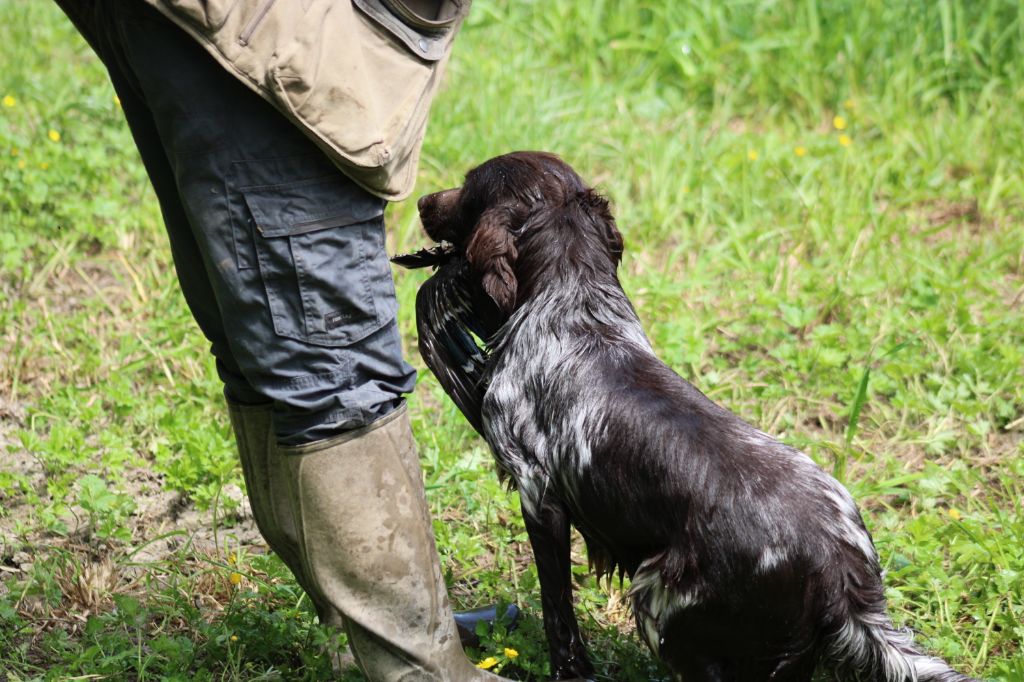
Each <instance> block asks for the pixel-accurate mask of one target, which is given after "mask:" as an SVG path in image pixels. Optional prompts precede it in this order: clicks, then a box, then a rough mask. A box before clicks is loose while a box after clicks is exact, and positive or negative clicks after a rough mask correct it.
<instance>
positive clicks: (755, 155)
mask: <svg viewBox="0 0 1024 682" xmlns="http://www.w3.org/2000/svg"><path fill="white" fill-rule="evenodd" d="M759 156H760V154H758V153H757V150H756V149H751V150H750V151H748V152H747V158H748V159H750V160H751V161H757V158H758V157H759Z"/></svg>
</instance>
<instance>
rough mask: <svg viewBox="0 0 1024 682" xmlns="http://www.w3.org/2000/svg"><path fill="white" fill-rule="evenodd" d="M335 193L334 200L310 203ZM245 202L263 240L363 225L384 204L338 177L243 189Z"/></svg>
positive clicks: (379, 210)
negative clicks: (313, 198) (354, 188)
mask: <svg viewBox="0 0 1024 682" xmlns="http://www.w3.org/2000/svg"><path fill="white" fill-rule="evenodd" d="M332 185H333V186H334V188H333V189H335V190H336V191H335V192H334V194H333V196H334V197H335V198H334V199H333V200H331V201H329V202H324V201H323V200H322V199H320V200H317V201H310V197H311V196H312V197H323V196H324V194H325V193H331V192H332ZM240 189H241V192H242V196H243V197H245V203H246V205H247V206H248V207H249V211H250V213H252V217H253V219H254V220H255V221H256V229H257V230H259V232H260V234H262V235H263V236H264V237H284V236H289V235H297V234H305V233H306V232H313V231H315V230H322V229H326V228H328V227H342V226H344V225H354V224H356V223H364V222H366V221H368V220H372V219H374V218H377V217H378V216H380V215H381V214H382V213H383V212H384V203H385V202H384V201H383V200H382V199H378V198H377V197H374V196H371V195H368V194H367V193H366V192H364V191H362V190H361V189H360V190H358V191H353V185H352V183H351V182H349V181H348V180H346V179H345V178H339V177H338V176H336V175H331V176H325V177H319V178H313V179H311V180H304V181H301V182H289V183H286V184H280V185H255V186H250V187H242V188H240Z"/></svg>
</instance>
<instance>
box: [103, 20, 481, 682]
mask: <svg viewBox="0 0 1024 682" xmlns="http://www.w3.org/2000/svg"><path fill="white" fill-rule="evenodd" d="M100 4H103V3H100ZM111 7H113V5H111ZM123 8H124V6H122V5H120V4H118V7H117V15H116V17H115V16H114V15H110V16H108V17H107V19H108V20H111V21H113V20H114V19H115V18H116V21H115V22H114V23H116V24H117V26H118V28H119V34H118V36H117V38H118V39H119V40H120V41H121V42H122V45H121V47H122V48H123V58H124V61H125V62H126V63H127V69H126V71H127V72H128V75H129V76H130V77H131V78H132V79H134V81H135V83H137V86H138V90H139V99H140V101H141V103H142V104H144V106H145V110H146V111H148V112H149V115H150V119H151V123H152V129H153V130H154V131H155V136H156V137H157V138H159V141H160V146H161V147H162V151H163V160H164V164H163V167H161V168H156V166H160V165H161V164H159V163H151V162H150V161H147V169H149V170H151V173H153V174H154V175H155V176H157V177H159V176H160V175H161V174H162V175H164V176H167V175H168V174H169V176H170V177H171V178H173V183H164V182H161V183H160V184H162V185H164V184H172V185H173V188H174V190H175V191H176V193H177V197H178V198H177V199H176V200H175V201H174V202H165V201H164V197H165V196H169V195H170V191H169V190H168V191H165V192H161V190H160V189H159V188H158V192H160V193H161V194H162V196H161V203H162V204H164V203H174V204H176V205H177V206H179V207H180V208H181V209H182V214H183V216H184V221H181V220H179V219H180V218H181V215H178V216H171V221H172V222H174V223H176V224H179V225H187V228H188V233H189V235H190V236H191V238H182V237H183V236H184V237H187V235H183V233H182V234H179V235H178V237H177V238H176V237H175V235H174V234H173V229H172V227H171V225H170V224H169V226H168V227H169V231H170V232H172V245H173V244H174V243H175V241H176V240H177V241H178V242H179V244H178V245H177V246H175V247H174V251H175V254H174V255H175V263H176V266H177V268H178V271H179V275H182V286H183V289H184V288H185V287H187V286H188V287H189V290H190V292H191V293H189V292H186V298H187V299H188V302H189V304H190V306H191V307H192V308H193V311H194V312H196V316H197V320H199V321H200V324H201V326H202V327H203V330H204V332H206V333H207V335H208V336H209V337H210V339H211V342H212V343H213V350H214V352H215V354H217V357H218V367H219V368H220V369H221V374H222V378H224V379H225V383H226V393H227V394H228V397H229V399H232V400H233V401H234V402H236V403H238V402H244V403H250V405H249V406H248V407H247V408H241V407H239V406H238V405H236V406H235V407H234V408H233V410H232V416H233V422H234V425H235V428H236V433H237V434H238V436H239V444H240V447H241V448H242V449H243V450H254V449H255V450H260V451H261V452H262V453H263V454H265V455H266V457H265V458H260V457H255V458H253V457H250V458H249V459H250V460H260V459H264V460H266V461H270V462H274V463H276V464H272V465H268V466H267V467H265V471H264V473H265V474H266V479H267V480H266V483H267V484H268V485H267V486H265V488H266V490H267V495H268V497H269V498H271V499H272V500H274V501H276V502H278V503H280V502H281V498H282V496H283V495H284V493H283V492H282V488H286V489H287V491H288V492H289V494H288V500H287V504H286V505H284V506H285V507H286V508H287V509H288V510H289V511H290V512H291V513H292V514H293V515H294V521H295V523H294V524H292V532H293V533H294V534H295V540H296V545H297V548H298V557H299V558H298V559H297V563H298V564H299V566H298V570H296V568H293V570H294V571H295V572H296V575H297V577H298V578H299V580H300V581H302V582H304V585H303V586H304V587H306V588H307V590H310V589H311V590H312V593H313V594H314V595H315V594H316V593H317V592H319V593H321V594H323V595H324V598H325V599H327V600H328V602H329V603H330V605H331V607H332V608H334V609H335V610H337V611H339V612H344V613H345V615H346V620H347V621H348V625H349V628H348V629H349V634H350V639H351V642H352V644H353V648H354V649H355V651H356V653H357V655H358V656H359V658H360V661H361V663H362V665H363V666H364V668H365V669H366V670H367V672H368V674H369V675H370V677H371V679H421V678H423V679H478V678H479V679H484V678H491V679H493V676H490V675H487V674H485V673H483V672H482V671H478V670H476V669H475V668H473V667H472V666H470V665H469V664H468V662H467V661H466V660H465V657H464V656H463V654H462V652H461V649H460V648H459V646H458V638H457V637H455V636H453V633H454V628H453V627H452V622H451V612H450V608H449V607H448V603H447V597H446V595H445V593H444V583H443V581H442V580H440V569H439V566H438V563H437V555H436V550H435V548H434V545H433V537H432V533H431V531H430V522H429V515H428V511H427V507H426V504H425V500H424V499H423V489H422V479H421V474H420V471H419V465H418V460H416V458H415V451H414V450H413V449H412V448H413V445H412V438H411V432H410V431H409V427H408V422H407V420H406V419H405V417H404V411H397V412H396V411H395V410H396V409H398V408H399V407H400V406H401V404H402V398H401V396H402V394H403V393H405V392H408V391H409V390H411V388H412V384H413V380H414V374H413V372H412V370H411V368H410V367H409V366H408V365H407V364H406V363H405V362H404V361H403V360H402V357H401V350H400V344H399V340H398V333H397V326H396V324H395V320H394V314H395V303H394V291H393V284H392V282H391V276H390V268H389V266H388V263H387V259H386V256H385V253H384V248H383V221H382V210H383V202H382V201H380V200H379V199H376V198H374V197H372V196H370V195H368V194H366V193H365V192H364V191H363V190H361V189H359V188H358V187H357V186H355V185H354V184H353V183H351V182H350V181H349V180H348V179H347V178H346V177H345V176H344V175H342V174H341V173H340V172H338V171H337V170H336V169H335V168H334V167H333V166H332V165H331V164H329V163H328V162H327V160H326V159H325V158H324V156H323V155H322V154H321V153H320V152H319V150H318V149H317V148H316V147H315V146H314V145H312V143H310V142H309V141H308V140H306V139H305V138H304V137H302V136H301V134H299V133H298V132H297V131H295V130H294V129H293V128H292V127H291V126H290V125H289V124H288V123H287V122H286V121H285V120H284V118H283V117H281V116H280V115H279V114H277V112H275V111H274V110H273V109H272V108H271V107H269V105H267V104H266V103H264V102H263V101H262V100H260V99H259V98H258V97H256V96H255V95H253V94H252V93H250V92H249V91H247V90H246V89H245V88H244V87H243V86H241V85H240V84H238V83H237V82H235V81H234V80H233V79H232V78H231V77H230V76H229V75H227V74H226V73H224V72H222V71H221V70H220V67H218V66H217V65H216V64H215V62H213V60H212V59H210V58H209V57H208V56H207V55H205V53H203V52H202V51H201V49H200V48H198V46H197V45H196V44H194V43H193V42H192V41H191V39H189V38H188V37H187V36H185V35H184V33H182V32H180V31H179V30H178V29H176V28H175V27H173V26H172V25H170V24H169V23H168V22H166V21H165V20H164V19H162V18H161V17H159V15H157V14H155V13H152V12H151V11H150V10H148V9H145V10H139V9H138V6H135V9H132V10H127V8H124V9H125V10H126V11H125V12H124V13H122V12H121V10H122V9H123ZM126 109H127V107H126ZM136 126H138V127H139V130H140V131H141V130H142V128H143V127H144V126H143V125H141V124H138V122H136V125H133V130H134V129H135V127H136ZM137 137H140V138H141V137H143V136H142V135H141V134H140V135H139V136H137ZM142 146H146V145H144V143H141V142H140V147H142ZM150 156H151V158H152V157H154V156H155V157H156V158H157V159H159V158H160V157H159V155H155V154H152V153H151V154H150ZM168 168H169V173H168ZM154 184H155V185H156V184H157V181H156V180H155V181H154ZM174 210H175V209H174V208H173V207H172V208H171V209H168V208H167V207H165V215H168V214H171V213H173V212H174ZM183 272H184V274H183ZM193 274H195V275H196V277H197V279H199V280H201V284H204V285H205V290H204V288H203V286H196V287H191V286H189V285H188V284H187V280H188V279H189V277H190V276H191V275H193ZM203 311H207V312H208V313H209V314H208V317H209V319H206V320H204V319H201V318H202V317H203V316H204V313H203ZM222 357H223V358H226V359H227V360H225V362H223V363H222V362H221V360H222ZM222 364H223V365H224V366H223V367H221V365H222ZM235 370H237V376H235ZM238 378H240V379H241V381H236V379H238ZM236 384H237V385H239V386H241V387H242V389H241V390H240V391H238V392H237V393H236V390H235V386H236ZM243 394H244V395H243ZM260 401H271V402H270V404H271V405H272V408H271V409H272V411H273V420H272V424H273V428H274V434H275V436H276V438H272V437H269V436H270V434H269V430H268V428H267V427H268V424H269V423H271V422H269V421H268V420H267V419H266V417H267V416H268V415H267V413H266V408H265V407H263V408H261V407H259V405H258V403H260ZM254 415H257V417H256V418H254ZM339 434H340V435H339ZM275 440H277V441H279V442H280V443H283V444H285V445H287V446H288V447H281V446H278V445H277V444H275V442H274V441H275ZM311 443H312V444H313V445H310V444H311ZM310 448H313V450H310ZM285 452H287V453H288V456H287V457H285V456H282V455H283V453H285ZM410 452H412V456H410V454H409V453H410ZM250 454H251V453H250ZM245 459H246V457H245V454H244V453H243V461H245ZM274 466H276V470H275V471H270V468H271V467H274ZM374 472H377V473H379V474H380V476H379V477H377V478H374V475H375V474H374ZM403 472H404V476H401V475H402V473H403ZM395 476H401V477H402V478H403V480H404V483H395V482H394V481H393V480H392V479H393V478H394V477H395ZM250 478H252V477H251V476H250V475H249V473H247V481H248V480H249V479H250ZM275 482H276V483H277V485H276V486H275V485H272V484H274V483H275ZM282 482H283V483H286V484H287V485H285V486H282V485H280V484H281V483H282ZM384 484H386V485H387V486H389V487H388V488H387V490H382V489H381V485H384ZM249 485H250V494H252V493H253V490H254V489H258V488H259V485H253V484H252V483H250V484H249ZM389 491H390V492H392V493H394V494H382V493H386V492H389ZM255 506H256V505H254V507H255ZM276 506H278V507H280V506H281V505H280V504H278V505H276ZM341 509H344V510H345V513H343V514H342V513H339V510H341ZM270 516H274V514H273V513H272V514H270ZM278 525H281V524H280V523H279V524H278ZM261 529H262V526H261ZM385 537H388V538H390V541H389V542H390V544H388V543H385V544H381V542H380V540H381V538H385ZM339 538H345V542H341V541H339ZM348 543H355V545H352V544H348ZM396 543H397V546H398V547H399V549H396ZM355 546H359V547H360V548H361V550H362V551H359V552H356V551H353V550H354V547H355ZM374 551H375V552H376V554H374ZM283 558H284V557H283ZM381 567H385V568H390V569H391V570H392V571H395V570H399V572H404V575H405V579H404V580H402V581H392V580H387V579H384V578H385V577H386V576H382V575H380V574H379V573H378V572H377V570H378V569H380V568H381ZM310 583H312V584H310ZM328 590H329V591H328Z"/></svg>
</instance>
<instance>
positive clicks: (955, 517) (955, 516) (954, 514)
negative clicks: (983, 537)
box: [946, 509, 963, 521]
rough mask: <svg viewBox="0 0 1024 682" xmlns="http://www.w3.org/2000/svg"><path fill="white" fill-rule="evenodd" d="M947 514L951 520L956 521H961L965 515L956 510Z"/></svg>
mask: <svg viewBox="0 0 1024 682" xmlns="http://www.w3.org/2000/svg"><path fill="white" fill-rule="evenodd" d="M946 513H947V514H949V518H951V519H953V520H954V521H959V520H960V519H961V518H963V515H962V514H961V513H960V512H959V511H958V510H956V509H950V510H949V511H948V512H946Z"/></svg>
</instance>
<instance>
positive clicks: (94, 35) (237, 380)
mask: <svg viewBox="0 0 1024 682" xmlns="http://www.w3.org/2000/svg"><path fill="white" fill-rule="evenodd" d="M59 4H60V5H61V6H62V9H63V10H64V11H65V13H66V14H68V16H69V17H70V18H71V20H72V22H73V23H74V24H75V26H76V27H77V28H78V30H79V32H80V33H81V34H82V35H83V36H84V37H85V38H86V40H87V41H88V42H89V44H90V46H91V47H92V48H93V50H94V51H95V52H96V54H97V55H98V56H99V57H100V59H101V60H102V61H103V63H104V65H105V66H106V68H107V71H108V74H109V76H110V80H111V83H112V85H113V86H114V90H115V92H116V93H117V96H118V99H119V100H120V102H121V108H122V110H123V111H124V114H125V119H126V121H127V122H128V126H129V129H130V131H131V133H132V138H133V140H134V142H135V144H136V147H137V148H138V150H139V155H140V157H141V159H142V163H143V165H144V166H145V168H146V173H147V175H148V176H149V179H150V182H151V184H152V186H153V190H154V193H155V194H156V197H157V200H158V201H159V204H160V210H161V214H162V217H163V220H164V225H165V228H166V230H167V235H168V240H169V242H170V247H171V256H172V259H173V262H174V266H175V271H176V273H177V276H178V281H179V284H180V286H181V290H182V294H183V296H184V298H185V301H186V303H187V304H188V306H189V309H190V310H191V312H192V314H193V316H194V317H195V319H196V322H197V323H198V324H199V327H200V329H201V330H202V332H203V334H204V335H205V336H206V338H207V339H208V340H209V341H210V343H211V351H212V353H213V355H214V357H215V359H216V365H217V372H218V375H219V376H220V378H221V380H222V381H223V382H224V385H225V394H226V397H227V399H228V412H229V415H230V417H231V424H232V427H233V430H234V432H235V438H236V442H237V444H238V449H239V455H240V460H241V464H242V471H243V475H244V477H245V482H246V488H247V491H248V494H249V500H250V504H251V507H252V511H253V518H254V520H255V521H256V525H257V527H258V528H259V529H260V533H261V534H262V535H263V537H264V539H265V540H266V541H267V544H268V545H269V546H270V548H271V549H272V550H273V551H274V553H275V554H277V555H278V556H279V557H280V558H281V560H282V561H283V562H284V563H285V565H287V566H288V568H289V569H290V570H291V571H292V573H294V574H295V576H296V579H297V580H298V582H299V584H300V585H301V586H302V588H303V589H304V590H305V592H306V593H307V594H308V595H309V596H310V599H311V601H312V602H313V605H314V607H315V608H316V610H317V613H318V615H319V616H320V619H321V621H322V622H324V623H325V624H332V625H335V626H340V624H341V621H340V616H339V615H338V614H337V612H336V611H335V610H334V609H333V608H331V607H330V604H329V603H328V602H327V601H326V599H325V598H324V597H323V596H322V595H321V594H319V593H318V592H317V591H316V590H314V589H312V587H311V585H310V584H309V580H308V578H307V577H306V575H305V570H304V568H303V566H302V563H301V560H300V557H299V547H298V541H297V537H296V532H295V522H294V519H293V515H292V513H291V506H290V501H289V498H288V494H289V493H288V485H287V480H286V477H285V474H284V472H283V471H282V468H283V462H282V461H281V458H280V456H279V455H277V452H276V445H275V437H274V433H273V428H272V420H271V413H272V403H271V401H270V400H268V399H267V398H266V397H265V396H263V395H262V394H260V393H259V392H257V391H256V390H254V389H253V388H252V387H251V386H250V385H249V383H248V381H247V380H246V379H245V377H244V376H243V375H242V371H241V368H240V367H239V366H238V363H237V362H236V361H235V359H234V356H233V355H232V353H231V350H230V346H229V343H228V336H227V331H226V329H225V327H224V322H223V319H222V317H221V314H220V309H219V307H218V305H217V301H216V296H215V294H214V290H213V286H212V284H211V282H210V279H209V277H208V276H207V272H206V268H205V265H204V261H203V256H202V253H201V251H200V248H199V244H198V243H197V241H196V238H195V235H194V234H193V232H192V225H191V223H190V222H189V219H188V217H187V215H186V213H185V208H184V205H183V203H182V198H181V196H180V194H179V193H178V187H177V182H176V180H175V176H174V172H173V170H172V168H171V165H170V162H169V160H168V158H167V155H166V152H165V150H164V146H163V142H162V141H161V139H160V135H159V134H158V131H157V129H156V125H155V123H154V120H153V114H152V112H151V111H150V109H149V107H148V105H147V104H146V101H145V99H144V94H143V91H142V89H141V87H140V85H139V82H138V80H137V78H136V77H135V75H134V73H133V72H132V70H131V68H130V65H129V64H128V63H127V58H126V56H125V54H124V51H123V47H122V45H121V41H120V39H119V37H118V32H117V31H115V30H114V26H113V24H112V22H111V21H110V20H109V16H108V13H107V9H106V8H105V7H104V4H103V3H101V2H98V3H76V2H60V3H59Z"/></svg>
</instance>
